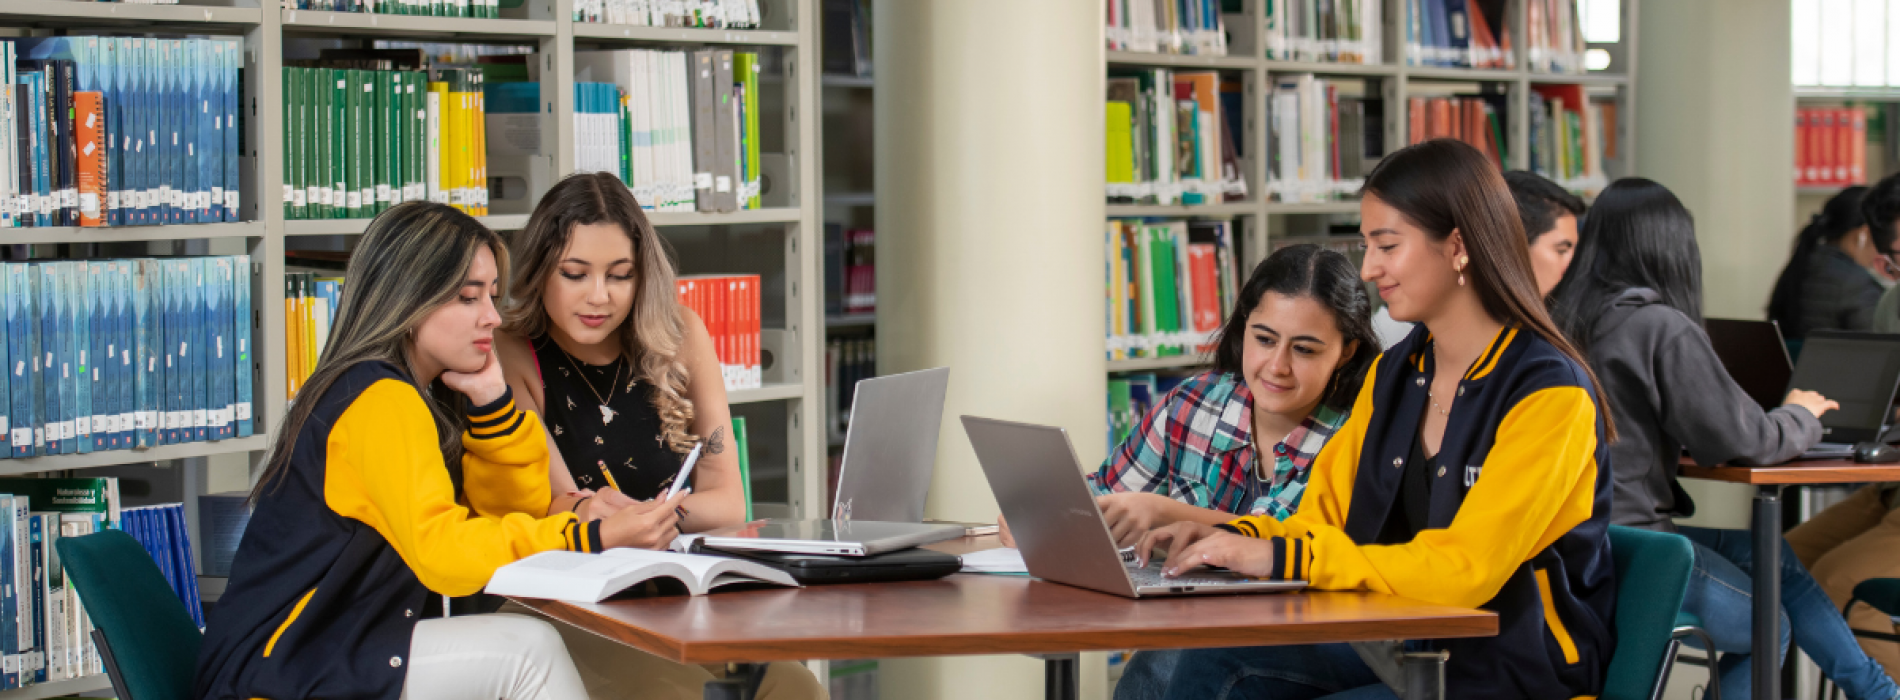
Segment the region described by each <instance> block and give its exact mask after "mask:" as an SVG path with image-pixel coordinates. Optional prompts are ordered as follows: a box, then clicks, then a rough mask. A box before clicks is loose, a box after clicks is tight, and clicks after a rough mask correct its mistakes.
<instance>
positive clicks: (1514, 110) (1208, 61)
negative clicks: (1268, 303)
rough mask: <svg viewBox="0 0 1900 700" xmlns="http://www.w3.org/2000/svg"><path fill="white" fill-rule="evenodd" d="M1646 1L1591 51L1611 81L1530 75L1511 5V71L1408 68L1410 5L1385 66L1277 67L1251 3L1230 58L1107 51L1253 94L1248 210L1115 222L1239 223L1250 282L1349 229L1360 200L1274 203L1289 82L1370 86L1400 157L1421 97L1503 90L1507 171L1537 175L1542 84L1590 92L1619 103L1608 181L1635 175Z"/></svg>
mask: <svg viewBox="0 0 1900 700" xmlns="http://www.w3.org/2000/svg"><path fill="white" fill-rule="evenodd" d="M1640 2H1641V0H1622V3H1621V7H1620V15H1621V16H1620V23H1621V25H1620V30H1621V31H1620V39H1621V40H1620V42H1619V43H1616V44H1590V45H1589V48H1603V49H1606V50H1607V51H1608V52H1609V53H1610V55H1611V60H1612V64H1611V72H1593V73H1585V74H1555V73H1544V72H1539V71H1533V70H1531V68H1530V56H1529V52H1528V51H1526V50H1524V46H1523V45H1524V41H1523V37H1525V36H1528V35H1527V33H1526V29H1527V27H1526V25H1525V19H1524V18H1525V12H1524V11H1523V9H1524V1H1523V0H1507V3H1508V9H1507V13H1506V14H1507V15H1508V16H1511V17H1513V18H1514V19H1513V22H1514V24H1513V26H1512V27H1511V28H1510V33H1511V37H1512V43H1513V44H1514V45H1515V46H1516V49H1517V50H1516V51H1515V52H1514V60H1515V61H1516V64H1515V66H1514V67H1512V68H1511V69H1473V68H1443V67H1436V66H1411V65H1406V64H1405V60H1404V55H1405V51H1404V49H1405V46H1404V43H1403V37H1404V36H1405V33H1404V27H1405V25H1404V21H1405V19H1404V14H1403V12H1404V9H1405V6H1406V2H1405V0H1386V1H1385V3H1384V6H1383V8H1382V11H1383V13H1384V14H1383V22H1384V26H1383V27H1382V28H1381V29H1382V36H1383V41H1384V46H1383V47H1382V49H1383V58H1384V59H1385V60H1384V61H1382V62H1379V63H1370V64H1361V63H1331V62H1314V61H1283V60H1268V59H1267V57H1266V46H1265V42H1264V41H1260V40H1259V38H1260V37H1264V36H1266V29H1267V24H1266V22H1267V17H1266V11H1265V8H1266V4H1267V3H1266V1H1265V0H1246V1H1245V2H1244V3H1243V4H1242V8H1241V12H1240V13H1238V14H1229V15H1226V17H1225V20H1226V25H1227V32H1228V35H1229V39H1230V41H1229V46H1228V54H1227V55H1226V56H1192V55H1187V56H1184V55H1173V54H1148V53H1137V52H1128V51H1107V52H1104V57H1105V58H1104V70H1113V69H1116V68H1134V67H1165V68H1175V69H1183V70H1195V69H1202V70H1218V71H1221V72H1223V73H1226V74H1229V75H1233V74H1238V75H1239V76H1240V79H1241V80H1242V81H1243V86H1244V88H1245V100H1246V101H1245V106H1244V110H1245V114H1243V115H1242V117H1243V118H1242V120H1241V121H1242V124H1243V125H1244V126H1243V129H1244V133H1241V134H1236V138H1238V139H1240V141H1241V146H1242V148H1241V151H1242V152H1243V154H1244V156H1243V157H1242V164H1241V166H1242V168H1243V169H1244V170H1245V171H1246V179H1247V187H1248V193H1249V196H1248V197H1247V199H1246V200H1244V201H1241V202H1221V203H1216V204H1202V205H1166V206H1163V205H1127V204H1111V205H1108V207H1107V215H1108V217H1110V218H1125V217H1182V218H1192V217H1207V218H1231V219H1234V220H1235V234H1236V241H1235V243H1236V246H1237V247H1238V248H1239V250H1237V251H1236V253H1237V258H1238V259H1239V263H1240V265H1241V266H1242V267H1241V270H1240V271H1239V272H1240V273H1241V274H1242V275H1243V276H1244V275H1245V273H1246V272H1247V271H1248V270H1251V269H1252V267H1253V266H1254V265H1255V264H1257V263H1258V262H1259V261H1260V260H1262V259H1265V257H1266V255H1267V254H1268V253H1269V252H1271V251H1272V249H1273V247H1274V246H1275V245H1276V244H1278V243H1281V242H1283V241H1289V240H1294V239H1303V238H1310V237H1312V236H1314V235H1315V233H1316V231H1317V232H1318V233H1323V230H1320V229H1322V228H1323V227H1321V226H1320V225H1319V224H1318V223H1316V222H1321V221H1322V217H1323V221H1339V222H1344V221H1349V220H1350V219H1352V218H1354V217H1356V215H1357V214H1358V212H1359V203H1358V201H1356V200H1354V199H1352V198H1350V197H1340V198H1337V199H1333V200H1330V201H1320V202H1281V201H1273V200H1272V199H1271V198H1270V197H1268V196H1267V195H1266V194H1265V188H1264V185H1265V184H1266V182H1267V178H1268V173H1269V168H1270V164H1269V163H1268V161H1267V159H1266V158H1265V157H1263V156H1264V154H1265V152H1266V146H1267V139H1268V133H1269V132H1268V128H1269V125H1268V121H1267V118H1268V111H1267V107H1268V102H1269V99H1270V96H1271V92H1272V88H1273V85H1274V82H1275V81H1276V80H1277V79H1279V78H1280V77H1282V76H1287V75H1298V74H1309V73H1310V74H1313V75H1316V76H1320V77H1326V78H1336V79H1345V80H1363V81H1364V82H1365V83H1366V88H1365V92H1366V95H1367V96H1369V97H1379V98H1381V101H1382V103H1383V106H1384V111H1383V112H1382V113H1381V115H1380V116H1381V119H1382V122H1383V124H1384V126H1385V147H1386V151H1387V152H1391V151H1392V150H1395V149H1397V148H1399V147H1401V146H1404V145H1405V144H1407V143H1409V139H1408V138H1407V134H1406V127H1407V124H1406V113H1407V110H1406V101H1407V99H1408V98H1410V97H1412V96H1415V95H1427V94H1442V93H1444V92H1445V91H1446V90H1448V89H1453V88H1461V87H1463V86H1467V85H1474V84H1478V85H1486V86H1495V87H1494V88H1493V89H1497V88H1501V89H1502V90H1503V91H1504V93H1505V94H1506V95H1507V96H1508V99H1507V100H1506V103H1507V105H1508V111H1507V113H1506V114H1504V115H1501V116H1503V117H1504V121H1505V123H1506V124H1505V126H1506V129H1507V133H1506V134H1505V143H1504V150H1505V152H1506V154H1507V156H1508V160H1507V162H1506V163H1505V164H1504V165H1505V167H1506V168H1509V169H1524V168H1528V167H1529V145H1530V129H1529V122H1530V99H1529V94H1530V92H1531V86H1533V85H1581V86H1584V87H1585V88H1586V89H1588V91H1589V93H1590V95H1591V96H1592V97H1593V98H1595V99H1598V100H1604V99H1607V100H1608V101H1612V102H1615V103H1616V106H1617V110H1616V111H1617V121H1616V132H1615V134H1614V140H1615V143H1616V144H1617V154H1618V155H1617V157H1616V158H1613V159H1606V160H1605V162H1604V170H1605V175H1607V176H1608V177H1609V178H1610V179H1612V180H1614V179H1615V178H1617V177H1622V176H1626V175H1630V174H1633V173H1632V168H1633V167H1634V164H1635V159H1634V157H1633V154H1634V153H1635V150H1636V148H1637V129H1636V123H1635V117H1636V109H1635V107H1636V105H1635V95H1636V90H1635V87H1636V85H1635V78H1634V76H1635V75H1636V65H1637V64H1636V58H1637V56H1636V48H1635V46H1636V30H1637V23H1636V16H1637V12H1638V4H1639V3H1640ZM1200 364H1202V363H1200V362H1197V361H1195V358H1191V357H1190V358H1183V357H1168V358H1144V359H1135V360H1120V361H1112V362H1109V363H1108V371H1109V372H1127V371H1151V370H1157V369H1160V370H1170V369H1190V368H1193V367H1197V366H1200Z"/></svg>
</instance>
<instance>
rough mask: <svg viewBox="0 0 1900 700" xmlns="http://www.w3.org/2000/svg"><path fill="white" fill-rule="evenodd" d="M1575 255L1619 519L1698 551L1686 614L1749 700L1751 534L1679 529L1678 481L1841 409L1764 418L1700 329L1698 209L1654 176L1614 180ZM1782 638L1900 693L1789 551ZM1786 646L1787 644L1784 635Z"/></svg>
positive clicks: (1783, 448) (1862, 680)
mask: <svg viewBox="0 0 1900 700" xmlns="http://www.w3.org/2000/svg"><path fill="white" fill-rule="evenodd" d="M1581 238H1582V245H1581V246H1580V248H1579V250H1578V251H1577V255H1576V261H1575V262H1574V263H1573V264H1572V265H1571V267H1570V270H1569V272H1568V273H1566V274H1565V276H1564V280H1563V282H1562V283H1561V284H1559V285H1558V286H1557V290H1556V291H1555V293H1554V294H1553V299H1552V304H1553V306H1554V307H1555V308H1554V315H1555V316H1556V318H1557V321H1558V323H1559V324H1561V325H1562V326H1563V328H1564V332H1565V334H1567V335H1569V336H1570V337H1571V338H1572V339H1573V340H1575V341H1577V342H1578V343H1579V344H1580V345H1581V346H1582V347H1583V348H1584V355H1585V357H1586V358H1587V359H1588V360H1589V363H1590V366H1591V368H1592V369H1594V370H1596V372H1597V376H1598V377H1599V378H1600V379H1601V381H1602V382H1603V393H1604V395H1605V396H1606V397H1607V398H1608V402H1609V405H1610V410H1611V412H1612V415H1614V416H1615V417H1616V423H1617V427H1618V428H1619V429H1620V430H1621V438H1620V439H1619V440H1618V441H1617V442H1616V444H1614V445H1612V446H1611V448H1610V464H1611V468H1612V470H1613V471H1614V476H1615V492H1614V496H1613V500H1612V504H1611V521H1612V522H1614V523H1616V524H1619V525H1628V526H1632V527H1641V528H1645V529H1650V530H1660V531H1665V532H1667V531H1676V532H1680V533H1682V535H1684V536H1685V537H1688V538H1689V540H1690V541H1691V542H1692V543H1693V544H1694V546H1695V569H1694V572H1693V573H1692V574H1691V576H1690V581H1689V591H1688V593H1687V595H1686V596H1685V597H1684V600H1683V604H1682V606H1683V609H1684V610H1685V611H1687V612H1691V613H1694V614H1696V615H1698V616H1699V617H1701V619H1702V623H1703V627H1704V628H1705V629H1706V630H1708V632H1709V634H1710V636H1711V638H1712V639H1713V641H1714V644H1715V647H1716V650H1718V651H1720V652H1722V657H1721V661H1720V662H1719V669H1720V676H1721V680H1722V681H1723V683H1722V685H1723V686H1724V691H1726V692H1724V693H1723V695H1725V696H1727V697H1729V698H1731V700H1732V699H1734V698H1744V699H1745V698H1747V697H1749V693H1750V688H1749V682H1748V680H1749V668H1750V661H1749V656H1748V652H1749V650H1750V631H1751V627H1750V624H1749V622H1750V621H1749V611H1750V610H1751V607H1750V602H1749V598H1750V589H1751V588H1752V586H1751V584H1750V578H1749V571H1750V570H1751V569H1752V564H1753V556H1752V552H1751V548H1750V539H1749V533H1748V532H1747V531H1743V530H1713V529H1705V528H1695V527H1678V526H1676V525H1675V523H1674V522H1673V518H1676V517H1684V516H1688V515H1691V514H1693V513H1694V512H1695V505H1694V503H1692V502H1691V501H1690V500H1689V497H1688V495H1687V494H1686V493H1685V492H1683V490H1682V488H1681V486H1680V485H1678V484H1677V482H1676V471H1677V463H1678V461H1679V459H1680V457H1681V455H1682V454H1683V451H1684V450H1685V449H1686V450H1687V451H1688V454H1689V455H1690V456H1691V457H1693V458H1694V459H1695V460H1696V462H1697V463H1700V464H1707V465H1721V464H1774V463H1778V462H1783V461H1787V460H1789V459H1792V458H1794V457H1796V456H1798V455H1800V454H1801V453H1802V452H1804V451H1806V450H1807V449H1808V448H1810V447H1813V446H1814V444H1815V443H1818V442H1820V441H1821V422H1820V420H1819V418H1818V416H1820V414H1822V413H1825V412H1827V411H1829V410H1833V409H1836V408H1839V405H1838V404H1836V403H1835V402H1833V401H1829V400H1827V399H1826V398H1825V397H1823V396H1821V395H1820V394H1817V393H1814V392H1812V391H1801V390H1798V389H1797V390H1794V391H1791V392H1789V394H1788V398H1787V404H1786V405H1784V406H1781V407H1779V408H1776V409H1774V410H1772V411H1763V410H1762V409H1761V407H1760V406H1758V405H1757V404H1756V403H1755V402H1754V401H1753V400H1752V399H1750V398H1749V397H1748V395H1747V394H1746V393H1744V392H1743V391H1742V388H1741V387H1740V386H1738V385H1736V383H1735V380H1734V379H1732V378H1731V377H1729V376H1728V373H1727V372H1726V371H1725V370H1723V368H1722V363H1721V361H1720V360H1719V359H1718V358H1717V357H1716V355H1715V350H1714V348H1713V347H1711V346H1710V345H1709V338H1708V335H1706V334H1705V333H1704V332H1703V330H1702V304H1701V299H1702V275H1701V270H1702V259H1701V253H1700V251H1699V250H1698V249H1697V247H1696V241H1695V223H1694V221H1693V219H1692V218H1691V216H1690V214H1689V210H1688V209H1686V208H1684V207H1683V206H1682V202H1680V201H1679V200H1677V199H1676V196H1675V195H1674V194H1671V193H1670V192H1669V190H1668V189H1667V188H1664V187H1663V186H1662V185H1659V184H1657V183H1655V182H1652V181H1650V180H1645V179H1642V178H1624V179H1621V180H1618V181H1616V182H1614V183H1612V184H1611V185H1610V186H1609V187H1608V188H1607V189H1605V190H1604V191H1603V194H1602V195H1601V196H1599V197H1598V198H1597V200H1596V202H1595V204H1594V205H1593V206H1591V207H1590V213H1589V215H1588V216H1587V217H1585V220H1584V222H1583V235H1582V236H1581ZM1781 579H1782V583H1781V605H1782V614H1783V617H1784V623H1783V626H1782V630H1783V633H1784V635H1785V634H1787V633H1788V632H1789V631H1790V630H1792V633H1793V638H1794V641H1795V643H1797V644H1799V645H1800V647H1801V648H1802V649H1804V650H1806V651H1807V653H1808V655H1809V656H1810V657H1812V658H1813V659H1814V660H1815V661H1816V662H1817V663H1818V664H1819V665H1820V666H1821V670H1822V672H1824V673H1826V674H1827V675H1828V677H1829V678H1832V679H1834V681H1835V682H1836V683H1838V684H1840V686H1841V688H1842V689H1843V690H1845V691H1846V693H1847V695H1848V697H1850V698H1854V699H1856V700H1860V699H1870V700H1873V699H1877V700H1892V699H1894V698H1900V685H1896V684H1895V683H1894V681H1893V679H1891V678H1889V677H1887V675H1886V672H1885V670H1883V669H1882V668H1881V667H1880V666H1879V665H1878V664H1876V663H1875V662H1874V661H1873V660H1872V659H1870V658H1868V657H1867V654H1866V653H1865V652H1863V651H1862V650H1861V648H1860V647H1859V646H1858V645H1856V644H1855V642H1854V637H1853V633H1852V632H1851V631H1850V630H1849V629H1848V627H1847V623H1846V621H1845V620H1844V619H1843V618H1842V617H1841V614H1840V612H1839V610H1838V609H1837V608H1835V607H1834V604H1833V603H1832V602H1831V601H1830V600H1829V599H1828V597H1827V595H1826V594H1825V593H1823V592H1822V591H1821V589H1820V588H1819V586H1817V585H1816V584H1815V582H1814V577H1813V576H1811V575H1810V574H1809V573H1808V571H1807V569H1806V568H1804V567H1803V566H1802V565H1801V562H1800V560H1798V559H1796V558H1795V557H1794V555H1793V554H1792V553H1791V552H1787V551H1786V550H1785V544H1784V553H1783V555H1782V570H1781ZM1781 643H1782V644H1783V646H1784V647H1785V645H1786V644H1787V643H1788V638H1787V637H1785V636H1784V637H1783V638H1782V640H1781Z"/></svg>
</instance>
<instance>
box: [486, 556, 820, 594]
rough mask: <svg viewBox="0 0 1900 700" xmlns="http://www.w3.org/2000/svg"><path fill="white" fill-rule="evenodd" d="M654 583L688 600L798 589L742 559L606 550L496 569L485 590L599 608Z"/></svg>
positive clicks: (774, 572)
mask: <svg viewBox="0 0 1900 700" xmlns="http://www.w3.org/2000/svg"><path fill="white" fill-rule="evenodd" d="M655 578H673V579H677V580H678V581H679V582H680V583H683V584H685V585H686V589H687V590H688V591H691V592H692V594H693V595H705V594H707V593H710V592H712V589H714V588H718V587H720V586H725V585H728V584H734V583H773V584H778V585H781V586H793V587H797V586H798V582H797V581H794V580H792V577H791V576H790V575H789V574H786V573H785V572H783V571H779V570H778V569H774V568H771V567H769V566H765V565H762V564H758V563H755V562H750V561H745V560H742V559H730V558H726V557H711V556H704V555H699V554H675V553H673V552H651V551H647V550H644V549H610V550H607V551H605V552H602V553H599V554H583V553H580V552H567V551H550V552H542V553H540V554H536V555H533V556H530V557H527V558H525V559H522V560H520V561H516V562H514V563H512V564H508V565H506V566H503V567H501V568H499V569H496V570H495V575H494V576H493V577H491V578H489V579H488V588H487V589H486V590H487V592H488V593H490V594H493V595H502V596H521V597H524V598H547V599H551V600H563V601H568V602H572V603H598V602H600V601H602V600H605V599H607V597H608V596H611V595H613V594H615V593H619V592H621V591H624V590H627V589H628V588H632V587H633V586H634V585H635V584H638V583H641V582H643V581H647V580H650V579H655Z"/></svg>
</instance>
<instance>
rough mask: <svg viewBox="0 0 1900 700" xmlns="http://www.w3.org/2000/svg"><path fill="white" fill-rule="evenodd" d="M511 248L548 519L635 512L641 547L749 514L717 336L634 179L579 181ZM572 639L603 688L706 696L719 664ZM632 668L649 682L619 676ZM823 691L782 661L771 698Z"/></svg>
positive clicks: (526, 401)
mask: <svg viewBox="0 0 1900 700" xmlns="http://www.w3.org/2000/svg"><path fill="white" fill-rule="evenodd" d="M511 242H512V245H511V250H512V252H513V254H514V258H515V261H516V267H515V269H514V274H513V277H512V282H511V284H510V287H509V288H510V291H511V292H512V294H513V298H512V300H511V303H510V304H509V306H508V309H507V310H506V311H505V312H504V314H503V319H504V323H503V326H502V330H501V331H500V332H498V333H496V334H495V351H496V353H497V354H499V355H500V357H501V362H502V369H503V372H504V374H505V375H506V376H507V378H508V385H509V386H511V387H513V389H514V391H515V395H516V396H518V397H520V398H519V400H520V402H521V405H522V408H523V409H524V410H527V411H530V412H533V413H535V414H537V415H539V416H540V417H541V420H542V421H544V422H546V423H547V425H548V426H549V427H548V443H549V451H550V452H551V453H553V454H552V456H551V458H550V460H549V462H550V467H549V469H548V480H549V481H548V486H549V488H550V490H551V491H552V493H553V497H552V498H551V499H550V501H549V503H548V514H549V515H558V514H561V513H573V514H574V515H575V516H576V517H578V518H579V519H580V521H581V522H590V521H594V520H600V519H603V518H605V519H619V518H622V517H631V518H633V520H634V521H635V522H638V523H641V524H642V525H643V526H644V527H642V528H641V529H640V530H639V532H638V534H637V535H636V536H635V537H634V538H633V542H632V543H631V544H630V545H629V546H633V547H643V548H647V549H663V548H665V547H666V546H667V545H668V544H670V543H671V542H672V541H673V538H674V537H676V536H678V535H679V534H681V533H683V532H701V531H705V530H711V529H714V528H719V527H725V526H728V525H736V524H739V523H740V522H741V521H742V520H744V518H745V487H744V484H742V483H740V479H739V460H738V456H737V454H736V453H735V452H734V451H733V449H732V436H731V431H732V428H731V427H730V425H731V422H732V415H731V413H730V410H729V409H728V407H727V405H726V388H725V380H724V378H723V377H722V375H721V374H720V367H719V360H718V358H717V357H716V356H715V355H714V352H713V343H712V337H711V335H710V334H708V333H707V331H706V324H705V323H704V322H703V321H702V320H701V319H700V318H699V316H698V315H697V314H695V313H693V311H692V310H691V309H688V308H686V307H685V306H683V305H681V304H680V303H679V300H678V299H679V297H678V291H677V288H676V287H675V284H676V282H677V275H676V274H675V272H674V269H673V261H672V260H671V258H670V256H669V252H668V250H667V248H666V244H665V242H664V241H663V240H662V239H661V238H660V236H659V233H658V232H656V231H654V229H653V225H652V223H650V222H648V221H647V218H646V214H645V213H644V212H642V211H641V209H640V204H639V202H637V201H635V200H634V198H633V194H632V193H631V192H629V191H628V190H627V186H626V185H625V184H623V183H622V182H621V181H620V180H619V179H618V178H615V177H614V176H612V175H609V174H606V173H579V174H575V175H570V176H568V177H567V178H566V179H564V180H562V181H561V182H559V183H557V184H556V185H555V186H554V188H553V189H551V190H549V191H548V193H547V194H546V195H545V196H543V197H542V198H541V201H540V202H539V203H538V204H537V205H536V206H535V209H534V213H533V214H532V215H530V216H529V217H528V224H527V226H526V227H525V228H524V229H522V230H521V231H520V232H518V233H516V234H514V236H513V238H512V241H511ZM694 447H699V448H700V456H699V461H698V462H697V463H696V464H695V465H694V467H693V473H692V476H691V477H690V478H691V480H692V483H691V484H689V485H688V486H689V487H690V494H689V495H687V496H686V497H685V500H684V501H683V502H680V503H678V504H675V503H673V502H671V501H668V500H667V499H665V498H663V497H662V496H664V494H665V493H666V492H667V490H668V489H669V488H671V486H672V485H673V479H674V478H675V476H676V475H677V474H678V473H679V470H680V467H681V465H682V463H683V461H684V459H685V457H686V455H687V454H688V453H690V452H691V451H692V450H693V448H694ZM511 605H512V604H511ZM505 609H509V608H505ZM561 634H562V635H563V637H564V638H565V639H566V641H567V645H568V647H569V648H570V649H572V650H573V655H574V660H575V665H576V666H577V667H578V668H579V670H580V674H581V677H582V680H583V681H585V682H586V683H587V686H588V690H589V692H590V694H594V695H603V694H626V693H629V692H631V693H632V694H633V695H634V696H636V697H641V698H654V697H678V698H681V699H682V700H684V699H686V698H699V697H701V693H702V690H701V686H702V684H703V683H704V682H705V681H706V680H709V679H710V678H712V677H713V675H714V674H715V673H717V671H716V670H708V669H704V668H702V667H699V666H687V665H681V664H675V663H672V662H670V661H666V660H663V659H660V658H659V657H655V656H651V655H647V654H644V653H641V652H638V651H635V650H632V649H629V648H627V647H625V646H623V645H620V644H618V643H615V642H611V641H606V640H604V639H601V638H599V637H595V636H593V635H591V634H588V633H585V632H580V631H578V630H576V629H574V628H572V627H568V626H562V627H561ZM635 668H637V669H638V671H635V672H630V671H629V669H635ZM629 676H639V677H643V678H645V679H646V681H644V682H642V683H640V684H638V685H625V684H618V683H616V682H615V680H614V679H616V678H619V677H629ZM823 694H824V691H823V689H822V688H820V687H819V686H818V683H817V681H816V680H815V679H814V678H812V676H811V674H810V672H808V671H806V670H805V669H804V667H802V666H799V665H798V664H794V663H777V664H772V665H771V666H770V667H769V669H768V670H767V673H766V676H765V682H764V685H763V686H761V688H760V693H759V696H758V697H760V698H762V699H767V700H770V699H775V698H776V699H783V698H818V697H822V696H823Z"/></svg>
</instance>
